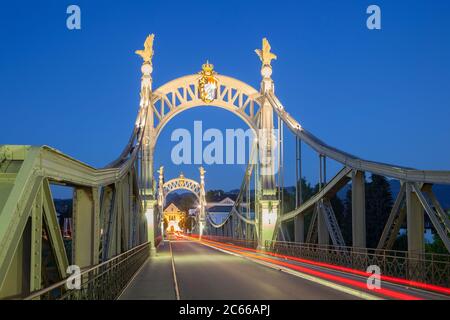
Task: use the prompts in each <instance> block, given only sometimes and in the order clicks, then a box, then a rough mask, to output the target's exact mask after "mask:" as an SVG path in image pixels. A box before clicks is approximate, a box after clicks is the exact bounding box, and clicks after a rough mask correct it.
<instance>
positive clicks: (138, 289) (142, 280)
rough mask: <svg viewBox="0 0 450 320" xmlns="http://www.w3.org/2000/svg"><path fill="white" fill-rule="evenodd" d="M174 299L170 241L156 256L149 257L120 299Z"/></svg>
mask: <svg viewBox="0 0 450 320" xmlns="http://www.w3.org/2000/svg"><path fill="white" fill-rule="evenodd" d="M172 299H173V300H174V299H176V296H175V289H174V281H173V274H172V258H171V253H170V248H169V242H167V241H165V242H164V243H162V244H161V245H160V246H159V247H158V253H157V254H156V256H155V257H152V258H149V259H147V261H146V262H145V263H144V264H143V266H142V268H141V270H139V271H138V272H137V274H136V275H135V277H134V279H133V280H131V282H130V283H129V284H128V286H127V287H126V288H125V290H124V291H123V293H122V294H121V295H120V297H119V300H172Z"/></svg>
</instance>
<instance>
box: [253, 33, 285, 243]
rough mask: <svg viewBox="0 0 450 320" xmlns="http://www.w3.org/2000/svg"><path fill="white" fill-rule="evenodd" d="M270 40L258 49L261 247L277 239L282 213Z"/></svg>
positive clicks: (259, 227)
mask: <svg viewBox="0 0 450 320" xmlns="http://www.w3.org/2000/svg"><path fill="white" fill-rule="evenodd" d="M270 49H271V48H270V44H269V41H267V39H266V38H264V39H263V41H262V49H261V50H259V49H256V50H255V52H256V54H257V55H258V56H259V58H260V59H261V62H262V65H261V76H262V81H261V89H260V93H261V97H262V103H261V110H260V112H261V118H260V119H261V121H260V123H259V128H258V129H259V130H258V151H259V168H260V169H259V180H260V188H259V192H260V195H259V196H258V198H259V201H258V205H257V206H256V215H257V221H258V227H257V229H258V249H260V250H264V249H265V243H266V241H272V240H274V238H275V236H276V230H277V226H278V224H277V220H278V216H279V213H280V210H279V206H280V204H279V200H278V198H277V194H276V183H275V162H274V160H275V152H274V150H275V148H276V147H277V146H276V139H275V130H274V125H273V107H272V105H271V104H270V102H269V101H268V100H267V98H265V97H266V95H267V94H268V93H273V92H274V87H275V86H274V83H273V80H272V77H271V76H272V65H271V61H272V60H273V59H276V55H275V54H273V53H272V52H270Z"/></svg>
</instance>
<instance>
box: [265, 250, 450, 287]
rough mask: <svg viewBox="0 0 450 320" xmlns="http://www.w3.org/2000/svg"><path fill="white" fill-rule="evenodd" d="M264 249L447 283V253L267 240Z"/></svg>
mask: <svg viewBox="0 0 450 320" xmlns="http://www.w3.org/2000/svg"><path fill="white" fill-rule="evenodd" d="M266 250H267V251H269V252H271V253H274V254H280V255H286V256H292V257H297V258H301V259H305V260H310V261H314V262H319V263H325V264H330V265H334V266H341V267H345V268H351V269H354V270H359V271H364V272H366V270H367V268H368V267H369V266H371V265H375V266H378V267H379V268H380V271H381V275H382V276H387V277H395V278H401V279H404V280H408V281H416V282H421V283H425V284H431V285H438V286H443V287H450V255H445V254H435V253H424V254H414V255H411V254H409V253H408V252H406V251H396V250H382V249H368V248H354V247H344V246H333V245H318V244H308V243H296V242H284V241H266ZM305 262H307V261H305ZM424 287H425V286H424Z"/></svg>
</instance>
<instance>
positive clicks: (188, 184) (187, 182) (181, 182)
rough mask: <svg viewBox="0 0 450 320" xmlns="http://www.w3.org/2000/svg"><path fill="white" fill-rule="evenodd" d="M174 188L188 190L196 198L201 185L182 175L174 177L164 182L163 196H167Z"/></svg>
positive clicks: (199, 192)
mask: <svg viewBox="0 0 450 320" xmlns="http://www.w3.org/2000/svg"><path fill="white" fill-rule="evenodd" d="M176 190H188V191H190V192H192V193H193V194H195V195H196V196H197V198H198V199H200V196H201V186H200V183H198V182H197V181H194V180H192V179H187V178H184V177H179V178H175V179H171V180H169V181H167V182H165V183H164V185H163V192H164V196H167V195H168V194H169V193H171V192H173V191H176Z"/></svg>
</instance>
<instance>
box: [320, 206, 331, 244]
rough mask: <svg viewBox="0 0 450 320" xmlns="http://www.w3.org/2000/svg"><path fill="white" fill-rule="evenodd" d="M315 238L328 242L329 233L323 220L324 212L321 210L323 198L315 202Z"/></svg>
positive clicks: (323, 242) (321, 242)
mask: <svg viewBox="0 0 450 320" xmlns="http://www.w3.org/2000/svg"><path fill="white" fill-rule="evenodd" d="M317 206H318V207H317V210H318V211H317V238H318V243H319V244H323V245H328V244H329V243H330V234H329V232H328V228H327V223H326V221H325V216H324V215H325V212H324V210H323V199H322V200H320V201H319V202H318V203H317Z"/></svg>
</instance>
